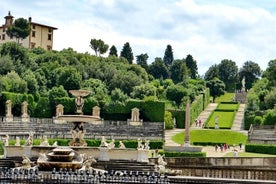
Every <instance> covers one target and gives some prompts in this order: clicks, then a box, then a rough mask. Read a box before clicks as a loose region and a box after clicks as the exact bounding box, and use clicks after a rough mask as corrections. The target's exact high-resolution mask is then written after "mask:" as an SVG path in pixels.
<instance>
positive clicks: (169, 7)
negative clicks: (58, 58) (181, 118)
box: [0, 0, 276, 75]
mask: <svg viewBox="0 0 276 184" xmlns="http://www.w3.org/2000/svg"><path fill="white" fill-rule="evenodd" d="M0 7H1V8H0V16H2V17H5V16H6V15H7V14H8V12H9V11H10V12H11V14H12V15H13V16H14V17H15V19H16V18H20V17H23V18H26V19H28V17H32V21H33V22H36V23H41V24H46V25H49V26H53V27H56V28H58V30H56V31H55V32H54V46H53V49H54V50H62V49H64V48H69V47H70V48H73V49H74V50H76V51H78V52H82V53H84V52H89V53H91V54H94V51H93V50H92V49H91V48H90V46H89V45H90V40H91V39H94V38H96V39H102V40H103V41H104V42H105V43H107V44H108V45H109V46H110V47H111V46H112V45H114V46H115V47H116V48H117V51H118V54H120V52H121V50H122V47H123V45H124V44H125V43H126V42H129V44H130V46H131V48H132V51H133V54H134V56H137V55H140V54H145V53H147V54H148V56H149V59H148V64H150V63H152V62H153V61H154V59H155V58H156V57H160V58H163V57H164V53H165V50H166V47H167V45H171V46H172V49H173V55H174V59H183V58H186V56H187V55H188V54H191V55H192V56H193V58H194V59H195V60H196V61H197V66H198V72H199V74H200V75H204V74H205V72H206V71H207V70H208V68H209V67H210V66H212V65H214V64H219V63H220V62H221V61H222V60H223V59H230V60H232V61H234V62H236V64H237V66H238V67H239V68H241V67H242V66H243V64H244V63H245V62H246V61H253V62H255V63H258V64H259V66H260V67H261V69H262V70H265V69H266V68H267V66H268V62H269V61H270V60H273V59H276V34H275V32H276V11H275V10H276V0H143V1H141V0H47V1H46V0H44V1H43V0H8V1H7V0H0ZM0 24H1V25H2V24H4V18H3V19H2V21H1V19H0Z"/></svg>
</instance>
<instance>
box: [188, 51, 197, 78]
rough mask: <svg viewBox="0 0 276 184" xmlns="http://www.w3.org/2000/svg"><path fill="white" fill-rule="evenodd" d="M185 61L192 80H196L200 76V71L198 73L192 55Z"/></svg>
mask: <svg viewBox="0 0 276 184" xmlns="http://www.w3.org/2000/svg"><path fill="white" fill-rule="evenodd" d="M185 61H186V66H187V68H188V69H189V73H190V77H191V78H192V79H196V78H197V75H198V71H197V64H196V61H195V60H194V58H193V56H192V55H190V54H189V55H187V57H186V59H185Z"/></svg>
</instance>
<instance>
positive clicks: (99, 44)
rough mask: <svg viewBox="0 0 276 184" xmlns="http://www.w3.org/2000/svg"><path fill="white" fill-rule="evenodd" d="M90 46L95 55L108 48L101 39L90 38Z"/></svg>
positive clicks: (104, 51) (102, 52)
mask: <svg viewBox="0 0 276 184" xmlns="http://www.w3.org/2000/svg"><path fill="white" fill-rule="evenodd" d="M90 47H91V48H92V49H93V50H94V51H95V54H96V56H98V55H101V54H104V53H106V51H107V50H108V47H109V46H108V45H107V44H105V43H104V41H103V40H101V39H98V40H97V39H95V38H93V39H91V40H90Z"/></svg>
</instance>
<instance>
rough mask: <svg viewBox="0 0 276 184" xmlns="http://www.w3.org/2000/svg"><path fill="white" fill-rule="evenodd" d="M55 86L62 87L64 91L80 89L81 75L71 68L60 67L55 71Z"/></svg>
mask: <svg viewBox="0 0 276 184" xmlns="http://www.w3.org/2000/svg"><path fill="white" fill-rule="evenodd" d="M55 75H56V85H57V86H60V85H62V86H63V87H64V89H65V90H72V89H80V86H81V80H82V77H81V74H80V73H79V72H78V71H77V70H76V69H75V68H73V67H72V66H71V67H60V68H58V69H57V70H56V71H55Z"/></svg>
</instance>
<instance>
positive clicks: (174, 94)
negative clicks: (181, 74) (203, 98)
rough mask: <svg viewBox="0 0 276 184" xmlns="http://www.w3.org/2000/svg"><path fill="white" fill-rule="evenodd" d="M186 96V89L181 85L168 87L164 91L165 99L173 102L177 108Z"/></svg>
mask: <svg viewBox="0 0 276 184" xmlns="http://www.w3.org/2000/svg"><path fill="white" fill-rule="evenodd" d="M187 95H188V92H187V90H186V88H184V87H183V86H182V85H179V84H177V85H173V86H169V87H168V88H167V89H166V97H167V99H168V100H171V101H174V102H175V103H176V105H177V106H178V107H179V105H180V104H181V102H182V99H183V98H184V97H185V96H187Z"/></svg>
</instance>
